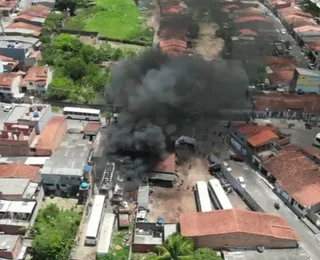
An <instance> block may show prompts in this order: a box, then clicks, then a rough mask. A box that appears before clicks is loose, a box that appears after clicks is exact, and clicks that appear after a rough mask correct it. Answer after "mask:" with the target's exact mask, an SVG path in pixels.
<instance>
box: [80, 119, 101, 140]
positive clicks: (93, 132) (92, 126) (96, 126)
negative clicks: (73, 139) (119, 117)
mask: <svg viewBox="0 0 320 260" xmlns="http://www.w3.org/2000/svg"><path fill="white" fill-rule="evenodd" d="M100 127H101V124H100V123H97V122H89V123H87V124H86V126H85V127H84V129H83V133H84V138H88V139H89V140H90V141H93V140H94V138H95V137H96V136H97V135H98V133H99V131H100Z"/></svg>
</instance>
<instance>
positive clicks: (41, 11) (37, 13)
mask: <svg viewBox="0 0 320 260" xmlns="http://www.w3.org/2000/svg"><path fill="white" fill-rule="evenodd" d="M50 13H51V9H50V8H48V7H46V6H44V5H33V6H31V7H30V8H28V9H27V10H25V11H23V12H21V13H20V14H19V15H30V16H33V17H38V18H47V17H48V15H49V14H50ZM19 15H18V16H19Z"/></svg>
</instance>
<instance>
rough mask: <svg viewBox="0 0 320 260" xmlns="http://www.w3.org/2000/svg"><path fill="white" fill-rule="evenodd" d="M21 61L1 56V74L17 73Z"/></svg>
mask: <svg viewBox="0 0 320 260" xmlns="http://www.w3.org/2000/svg"><path fill="white" fill-rule="evenodd" d="M18 65H19V61H18V60H15V59H13V58H10V57H6V56H3V55H0V73H3V72H9V73H10V72H13V71H17V70H18V68H17V66H18Z"/></svg>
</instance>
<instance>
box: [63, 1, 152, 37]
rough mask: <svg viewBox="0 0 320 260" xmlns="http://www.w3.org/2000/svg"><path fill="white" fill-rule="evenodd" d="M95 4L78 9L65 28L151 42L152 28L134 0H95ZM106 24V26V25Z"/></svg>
mask: <svg viewBox="0 0 320 260" xmlns="http://www.w3.org/2000/svg"><path fill="white" fill-rule="evenodd" d="M95 2H96V6H93V7H87V8H82V9H78V10H77V11H76V15H75V16H73V17H70V18H69V19H68V20H67V22H66V24H65V25H64V28H65V29H69V30H79V31H82V30H83V31H91V32H98V33H99V35H100V36H106V37H110V38H117V39H126V40H135V41H146V42H151V41H152V37H153V31H152V29H149V28H148V27H147V24H146V17H144V14H143V13H142V12H140V11H139V10H138V9H137V8H136V7H135V3H134V1H131V0H123V1H120V2H119V1H112V0H96V1H95ZM106 25H107V26H106Z"/></svg>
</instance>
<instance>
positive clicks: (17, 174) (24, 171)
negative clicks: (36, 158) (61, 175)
mask: <svg viewBox="0 0 320 260" xmlns="http://www.w3.org/2000/svg"><path fill="white" fill-rule="evenodd" d="M38 175H39V167H35V166H31V165H25V164H23V163H7V164H0V178H25V179H30V180H31V181H37V177H38Z"/></svg>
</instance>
